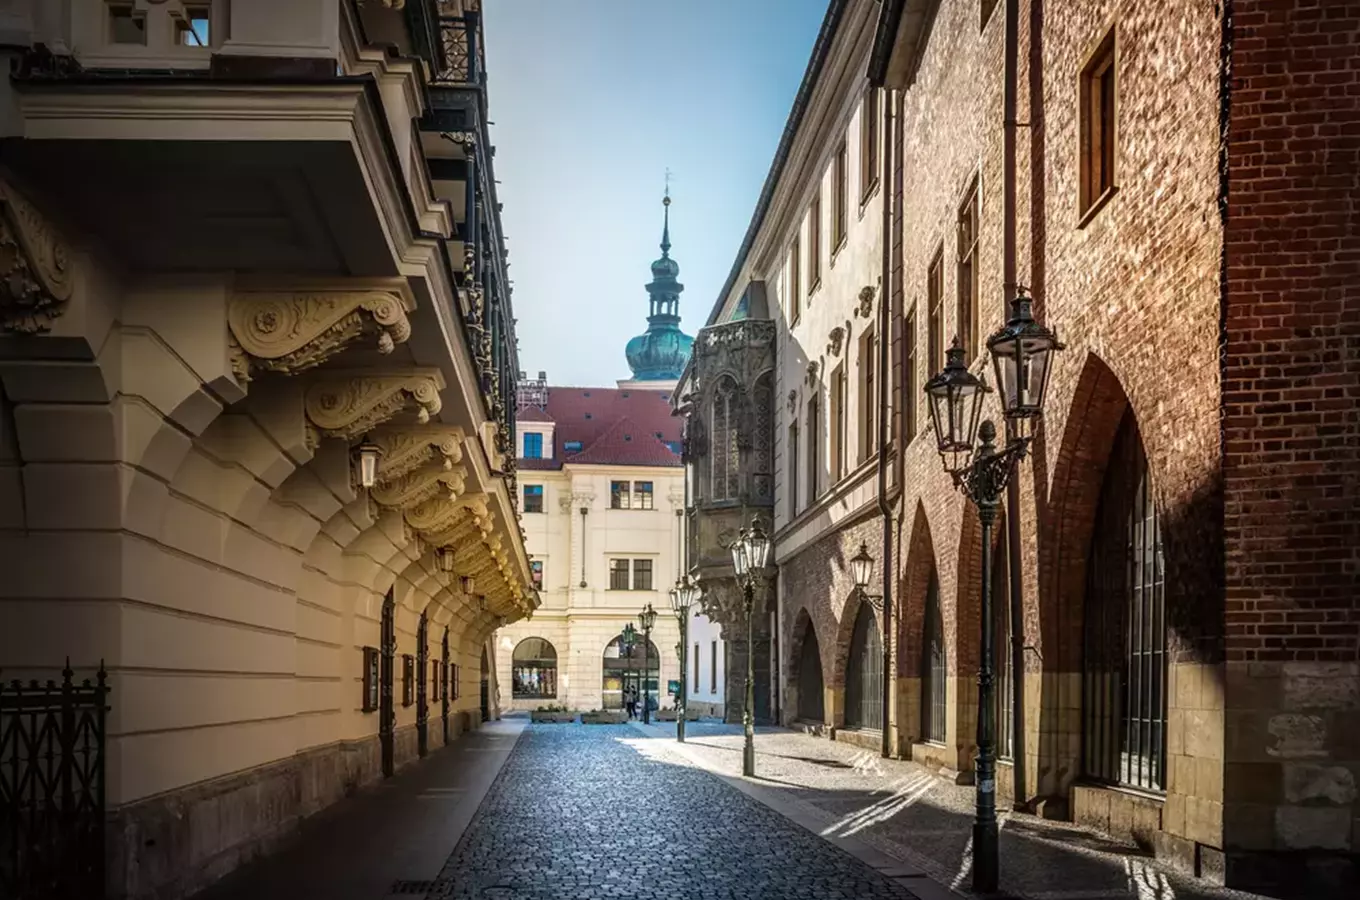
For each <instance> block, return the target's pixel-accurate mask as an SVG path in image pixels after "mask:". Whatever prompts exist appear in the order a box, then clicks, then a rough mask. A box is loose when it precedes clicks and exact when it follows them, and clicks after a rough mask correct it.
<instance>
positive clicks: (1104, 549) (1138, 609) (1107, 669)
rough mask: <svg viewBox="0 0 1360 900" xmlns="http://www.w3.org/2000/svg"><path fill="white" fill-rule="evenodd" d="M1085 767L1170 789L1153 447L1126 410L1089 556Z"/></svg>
mask: <svg viewBox="0 0 1360 900" xmlns="http://www.w3.org/2000/svg"><path fill="white" fill-rule="evenodd" d="M1086 573H1087V585H1086V604H1085V607H1084V609H1083V628H1084V632H1085V634H1084V647H1083V665H1082V669H1083V671H1082V719H1083V722H1082V743H1083V753H1082V756H1083V759H1082V764H1083V769H1084V771H1085V774H1086V775H1087V776H1089V777H1091V778H1094V779H1096V780H1099V781H1106V782H1112V783H1116V784H1124V785H1129V786H1131V787H1137V788H1143V789H1144V790H1151V791H1161V790H1164V789H1165V788H1166V693H1167V690H1166V689H1167V684H1166V676H1167V653H1166V587H1165V573H1166V565H1165V561H1164V558H1163V552H1162V530H1161V522H1160V521H1159V519H1158V516H1157V506H1156V502H1155V500H1154V499H1153V493H1152V484H1151V479H1150V476H1149V473H1148V461H1147V454H1146V452H1145V451H1144V449H1143V441H1142V437H1141V435H1140V434H1139V431H1138V422H1137V421H1136V420H1135V419H1134V416H1133V411H1132V410H1127V411H1126V412H1125V413H1124V418H1123V420H1122V421H1121V422H1120V425H1119V430H1118V432H1117V434H1116V436H1115V440H1114V447H1113V448H1111V450H1110V458H1109V461H1108V462H1107V464H1106V467H1105V478H1104V484H1103V485H1102V486H1101V489H1100V501H1099V504H1098V506H1097V510H1096V521H1095V528H1094V530H1093V531H1092V537H1091V548H1090V556H1089V557H1088V560H1087V564H1086Z"/></svg>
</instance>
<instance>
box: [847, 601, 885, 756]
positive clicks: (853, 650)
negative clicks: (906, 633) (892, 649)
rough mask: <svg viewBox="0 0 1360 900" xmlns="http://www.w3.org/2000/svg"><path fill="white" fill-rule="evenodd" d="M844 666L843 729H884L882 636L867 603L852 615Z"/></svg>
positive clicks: (861, 605)
mask: <svg viewBox="0 0 1360 900" xmlns="http://www.w3.org/2000/svg"><path fill="white" fill-rule="evenodd" d="M848 656H849V658H848V659H847V660H846V664H845V727H846V728H863V729H866V730H869V731H881V730H882V729H883V637H882V635H881V634H880V633H879V629H878V620H877V619H875V618H874V613H873V610H872V609H870V607H869V604H867V603H862V604H860V607H859V613H858V614H857V615H856V616H855V630H854V632H853V633H852V635H851V637H850V653H849V654H848Z"/></svg>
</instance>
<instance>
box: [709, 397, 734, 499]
mask: <svg viewBox="0 0 1360 900" xmlns="http://www.w3.org/2000/svg"><path fill="white" fill-rule="evenodd" d="M740 403H741V400H740V398H739V397H738V392H737V383H736V382H735V381H733V380H732V379H731V378H723V379H722V381H720V382H719V383H718V390H717V393H716V394H715V395H714V397H713V430H712V434H713V441H712V445H711V446H710V447H709V452H708V456H709V464H710V465H711V466H712V479H711V483H710V490H711V492H712V496H711V497H710V499H712V500H735V499H737V495H738V493H739V492H740V488H739V484H740V481H741V452H740V450H739V449H738V444H737V432H738V426H739V422H738V420H739V418H740V411H741V406H740Z"/></svg>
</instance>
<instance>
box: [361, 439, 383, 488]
mask: <svg viewBox="0 0 1360 900" xmlns="http://www.w3.org/2000/svg"><path fill="white" fill-rule="evenodd" d="M382 454H383V450H382V448H381V447H379V446H378V445H377V444H375V443H373V442H372V441H370V440H368V439H367V438H365V439H364V442H363V443H362V444H360V445H359V448H358V449H357V450H356V451H355V455H356V456H358V458H359V484H360V485H362V486H363V487H366V488H371V487H373V485H375V484H377V483H378V460H379V459H381V458H382Z"/></svg>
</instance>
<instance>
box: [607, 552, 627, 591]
mask: <svg viewBox="0 0 1360 900" xmlns="http://www.w3.org/2000/svg"><path fill="white" fill-rule="evenodd" d="M609 589H610V590H611V591H626V590H628V560H626V559H611V560H610V561H609Z"/></svg>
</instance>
